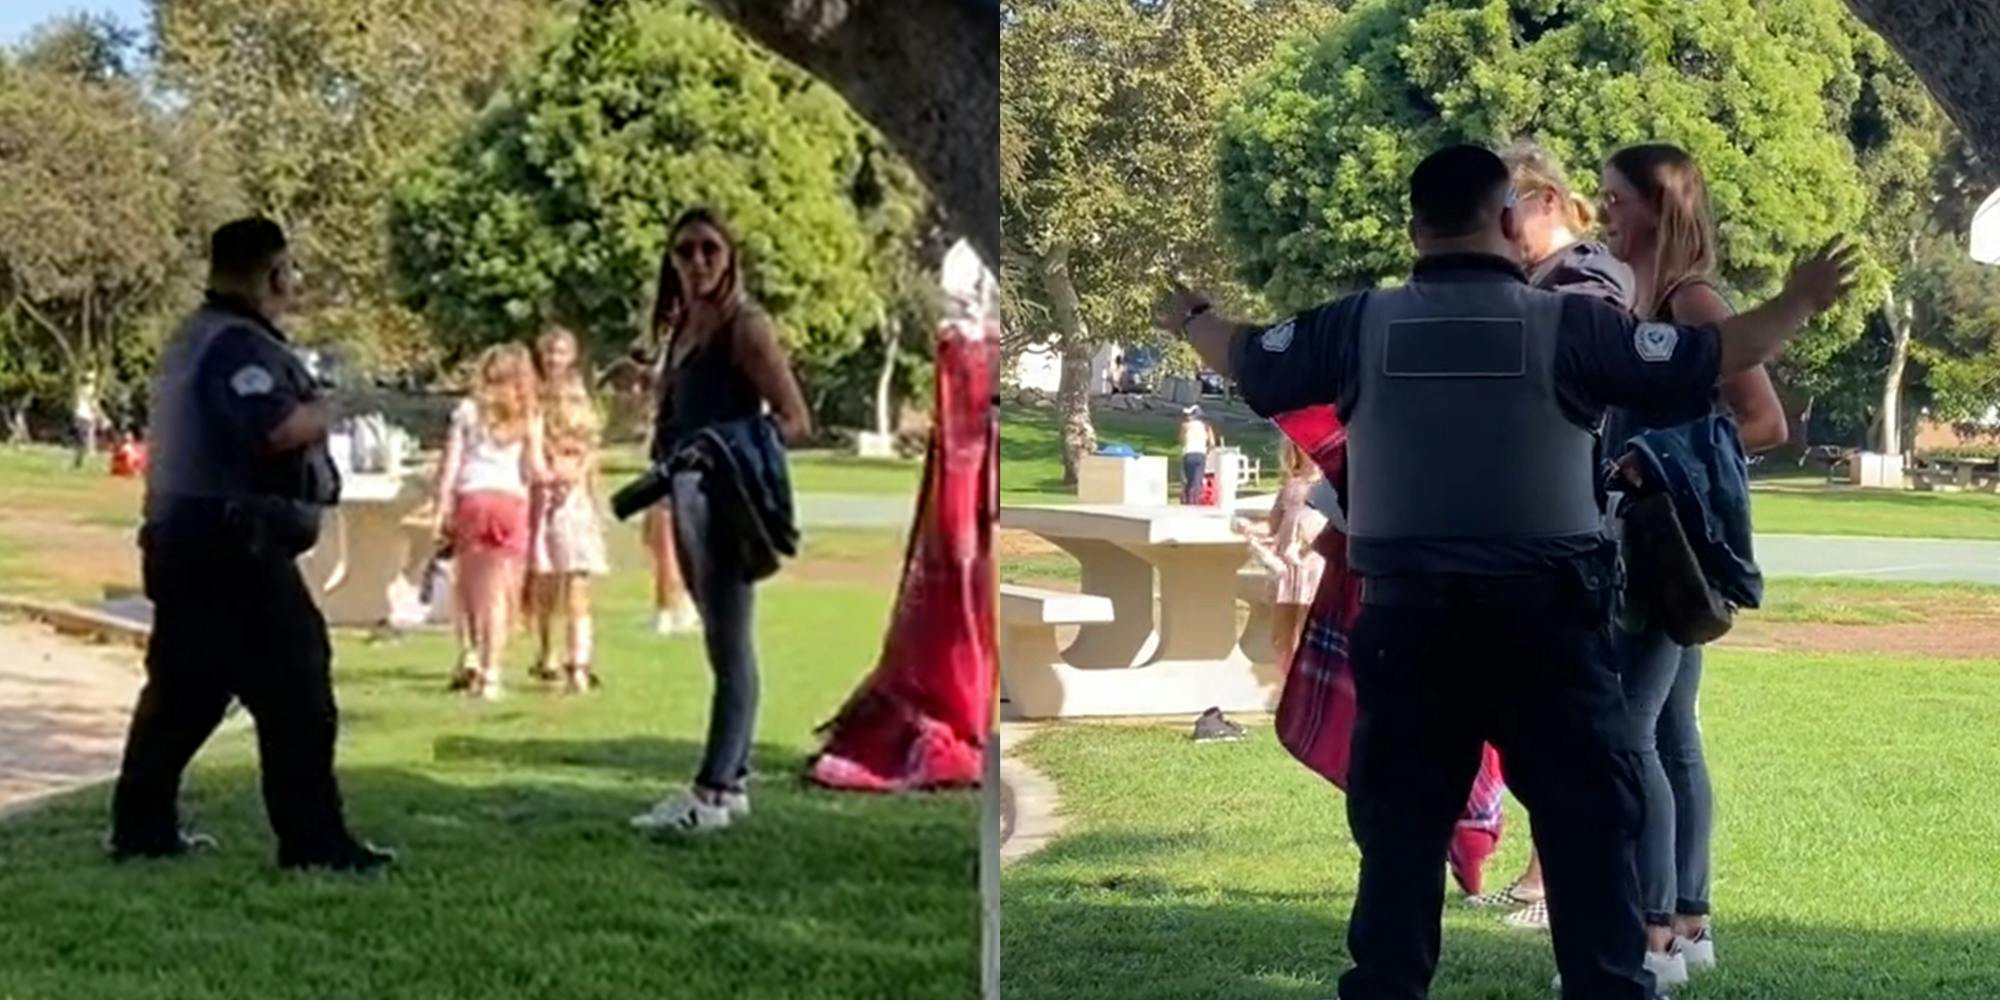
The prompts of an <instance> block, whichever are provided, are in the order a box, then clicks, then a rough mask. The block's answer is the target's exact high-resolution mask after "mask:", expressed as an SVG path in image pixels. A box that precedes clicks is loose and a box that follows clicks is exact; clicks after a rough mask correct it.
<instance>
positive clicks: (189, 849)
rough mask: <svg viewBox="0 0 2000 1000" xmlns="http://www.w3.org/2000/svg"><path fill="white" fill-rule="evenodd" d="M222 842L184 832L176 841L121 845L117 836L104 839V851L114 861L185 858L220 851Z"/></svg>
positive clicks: (177, 836)
mask: <svg viewBox="0 0 2000 1000" xmlns="http://www.w3.org/2000/svg"><path fill="white" fill-rule="evenodd" d="M221 847H222V844H221V842H220V841H217V840H216V839H215V838H214V837H211V836H209V835H208V834H205V833H195V832H194V831H192V830H183V831H181V832H179V833H176V834H174V839H172V840H167V841H161V842H159V843H150V844H149V843H132V844H121V843H119V842H118V838H117V837H116V836H107V837H105V838H104V849H105V850H106V851H108V852H110V854H111V860H113V861H119V862H123V861H133V860H158V859H161V858H183V857H186V856H188V855H190V854H206V853H208V852H210V851H215V850H219V849H220V848H221Z"/></svg>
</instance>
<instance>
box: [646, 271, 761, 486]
mask: <svg viewBox="0 0 2000 1000" xmlns="http://www.w3.org/2000/svg"><path fill="white" fill-rule="evenodd" d="M746 308H748V307H746ZM743 316H744V313H742V312H738V313H737V317H736V318H735V319H733V320H731V321H730V325H729V326H728V327H727V328H725V329H722V330H718V331H716V333H715V335H714V336H713V337H711V338H709V341H708V342H707V343H705V344H702V345H701V346H700V347H697V348H695V349H694V351H693V352H691V353H690V354H688V355H687V356H686V357H684V358H682V359H681V361H680V364H679V365H677V366H674V367H671V368H669V369H668V370H667V371H665V372H664V373H662V375H661V378H660V399H659V410H658V412H657V413H656V414H655V417H654V423H653V458H654V460H655V461H660V460H664V459H665V458H666V457H667V454H668V453H669V451H670V450H671V449H672V448H673V446H674V445H675V444H678V443H679V442H680V441H681V440H682V439H683V438H686V437H687V436H689V435H691V434H693V433H695V432H697V431H699V430H701V429H702V428H704V427H709V426H713V425H715V424H721V423H728V422H729V421H732V420H742V419H745V418H748V417H754V416H757V415H758V414H760V413H762V412H764V397H763V395H762V394H761V393H759V392H758V391H757V387H756V385H755V384H754V383H752V382H751V381H750V375H749V373H747V372H745V371H744V370H743V366H742V365H741V364H739V363H738V358H737V351H736V340H737V332H738V325H739V324H740V323H742V321H743ZM662 363H663V364H668V365H672V364H673V349H672V346H671V344H669V346H668V349H667V351H666V354H665V360H664V361H663V362H662Z"/></svg>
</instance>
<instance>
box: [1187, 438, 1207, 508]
mask: <svg viewBox="0 0 2000 1000" xmlns="http://www.w3.org/2000/svg"><path fill="white" fill-rule="evenodd" d="M1207 471H1208V456H1207V455H1204V454H1202V453H1201V452H1198V451H1195V452H1189V453H1188V454H1185V455H1182V456H1181V503H1184V504H1192V503H1198V502H1200V500H1201V477H1202V475H1203V474H1204V473H1205V472H1207Z"/></svg>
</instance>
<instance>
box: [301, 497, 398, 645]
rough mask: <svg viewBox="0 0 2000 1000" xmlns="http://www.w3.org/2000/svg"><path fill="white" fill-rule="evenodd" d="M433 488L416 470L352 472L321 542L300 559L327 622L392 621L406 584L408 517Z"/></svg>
mask: <svg viewBox="0 0 2000 1000" xmlns="http://www.w3.org/2000/svg"><path fill="white" fill-rule="evenodd" d="M429 492H430V477H429V476H427V475H424V474H422V473H420V472H417V471H409V472H403V473H394V474H390V473H375V474H359V475H348V476H346V477H345V478H344V479H343V480H342V481H341V491H340V505H339V506H338V507H335V508H334V509H333V510H332V511H329V512H328V513H327V516H326V519H325V522H324V523H323V524H322V525H321V527H320V536H319V544H318V545H317V546H315V547H314V548H313V550H312V551H310V552H308V553H306V554H305V555H304V556H302V557H300V563H299V566H300V569H301V570H303V571H304V573H305V577H306V583H307V585H308V587H309V588H310V589H311V590H312V593H313V596H314V597H315V598H317V599H318V601H319V606H320V612H321V613H322V614H324V615H325V616H326V620H327V622H328V624H332V625H354V626H373V625H381V624H383V623H385V622H388V621H389V620H390V618H391V617H392V611H393V610H394V607H395V602H394V601H393V600H392V590H394V589H395V588H397V586H398V584H399V583H400V584H401V585H402V586H404V587H407V586H408V585H409V584H408V581H407V579H406V568H407V566H408V564H409V562H410V544H411V535H410V531H409V529H408V528H407V527H405V526H404V523H403V522H404V520H405V519H407V518H408V517H409V516H410V514H411V513H412V512H413V511H415V510H416V509H417V508H418V507H419V506H421V505H422V504H423V503H424V502H425V501H426V499H427V498H428V495H429Z"/></svg>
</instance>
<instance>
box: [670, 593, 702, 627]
mask: <svg viewBox="0 0 2000 1000" xmlns="http://www.w3.org/2000/svg"><path fill="white" fill-rule="evenodd" d="M672 614H673V619H674V632H676V633H677V634H682V635H699V634H701V612H700V611H699V610H697V609H696V608H695V606H694V602H693V601H682V602H681V605H680V607H677V608H675V609H674V610H673V612H672Z"/></svg>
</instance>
